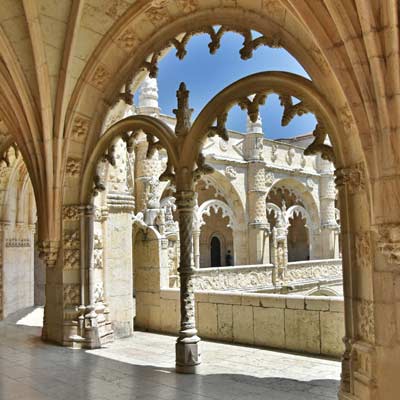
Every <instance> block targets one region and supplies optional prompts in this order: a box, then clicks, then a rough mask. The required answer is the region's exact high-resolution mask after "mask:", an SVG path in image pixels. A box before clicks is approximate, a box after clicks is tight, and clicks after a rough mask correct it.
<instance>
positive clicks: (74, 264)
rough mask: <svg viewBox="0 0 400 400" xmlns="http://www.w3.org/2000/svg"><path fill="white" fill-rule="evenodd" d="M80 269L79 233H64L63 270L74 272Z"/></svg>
mask: <svg viewBox="0 0 400 400" xmlns="http://www.w3.org/2000/svg"><path fill="white" fill-rule="evenodd" d="M79 267H80V240H79V232H78V231H74V232H65V233H64V269H65V270H76V269H79Z"/></svg>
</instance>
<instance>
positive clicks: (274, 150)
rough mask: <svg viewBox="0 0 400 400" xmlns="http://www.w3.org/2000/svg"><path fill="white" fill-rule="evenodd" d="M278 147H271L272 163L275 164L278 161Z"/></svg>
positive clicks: (274, 145)
mask: <svg viewBox="0 0 400 400" xmlns="http://www.w3.org/2000/svg"><path fill="white" fill-rule="evenodd" d="M277 153H278V146H277V145H276V144H273V145H272V146H271V161H272V163H274V162H275V161H276V160H277V159H278V154H277Z"/></svg>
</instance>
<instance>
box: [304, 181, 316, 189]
mask: <svg viewBox="0 0 400 400" xmlns="http://www.w3.org/2000/svg"><path fill="white" fill-rule="evenodd" d="M306 185H307V187H308V189H310V190H314V188H315V186H316V185H315V182H314V180H313V179H312V178H307V181H306Z"/></svg>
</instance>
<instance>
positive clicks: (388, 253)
mask: <svg viewBox="0 0 400 400" xmlns="http://www.w3.org/2000/svg"><path fill="white" fill-rule="evenodd" d="M378 235H379V236H378V250H379V251H380V252H381V253H382V254H383V255H384V256H385V258H386V261H387V262H388V264H391V265H395V266H400V224H382V225H380V226H379V227H378Z"/></svg>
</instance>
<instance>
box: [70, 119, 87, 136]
mask: <svg viewBox="0 0 400 400" xmlns="http://www.w3.org/2000/svg"><path fill="white" fill-rule="evenodd" d="M88 130H89V120H88V119H87V118H84V117H81V116H77V117H76V118H75V120H74V123H73V126H72V135H73V136H75V137H76V138H80V137H82V136H86V134H87V132H88Z"/></svg>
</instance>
